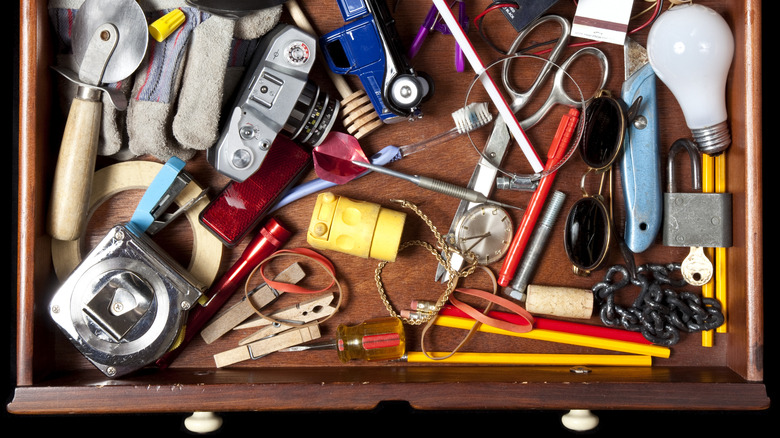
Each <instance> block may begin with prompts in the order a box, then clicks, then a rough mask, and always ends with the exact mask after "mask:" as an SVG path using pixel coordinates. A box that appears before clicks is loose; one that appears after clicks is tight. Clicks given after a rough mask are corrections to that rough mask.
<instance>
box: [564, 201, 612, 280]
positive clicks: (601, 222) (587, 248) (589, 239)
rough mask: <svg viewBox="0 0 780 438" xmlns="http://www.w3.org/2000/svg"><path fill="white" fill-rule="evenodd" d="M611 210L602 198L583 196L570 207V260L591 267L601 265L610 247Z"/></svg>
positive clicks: (566, 240) (567, 237)
mask: <svg viewBox="0 0 780 438" xmlns="http://www.w3.org/2000/svg"><path fill="white" fill-rule="evenodd" d="M609 220H610V219H609V213H608V212H607V209H606V208H605V207H604V204H602V203H601V202H600V201H599V200H598V199H595V198H591V197H586V198H582V199H580V200H579V201H577V202H576V203H574V205H573V206H572V208H571V210H569V216H568V217H567V218H566V228H565V230H564V247H565V248H566V254H567V255H568V256H569V260H570V261H571V262H572V263H573V264H574V265H575V266H577V267H578V268H580V269H584V270H586V271H590V270H592V269H595V268H597V267H598V265H599V264H600V263H601V261H602V260H603V259H604V255H605V254H606V252H607V249H608V247H609Z"/></svg>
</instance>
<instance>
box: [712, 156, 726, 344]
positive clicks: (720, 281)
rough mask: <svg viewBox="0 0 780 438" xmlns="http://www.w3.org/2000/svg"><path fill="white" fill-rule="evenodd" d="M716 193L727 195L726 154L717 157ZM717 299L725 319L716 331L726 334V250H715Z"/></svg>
mask: <svg viewBox="0 0 780 438" xmlns="http://www.w3.org/2000/svg"><path fill="white" fill-rule="evenodd" d="M715 192H717V193H726V153H725V152H724V153H722V154H720V155H718V156H717V157H715ZM715 298H717V299H718V301H720V305H721V311H722V312H723V316H724V317H725V319H724V320H723V324H722V325H721V326H719V327H718V328H717V329H715V331H716V332H718V333H726V332H727V327H726V323H727V322H728V315H727V313H726V248H715Z"/></svg>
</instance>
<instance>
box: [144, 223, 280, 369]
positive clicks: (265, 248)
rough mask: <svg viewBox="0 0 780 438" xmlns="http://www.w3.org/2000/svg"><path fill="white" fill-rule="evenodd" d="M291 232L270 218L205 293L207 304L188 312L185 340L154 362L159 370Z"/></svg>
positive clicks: (165, 365)
mask: <svg viewBox="0 0 780 438" xmlns="http://www.w3.org/2000/svg"><path fill="white" fill-rule="evenodd" d="M290 235H291V233H290V231H288V230H287V229H285V228H284V227H283V226H282V224H280V223H279V222H278V221H277V220H276V219H274V218H271V219H269V220H268V222H266V223H265V225H263V227H261V228H260V231H258V233H257V235H256V236H255V237H254V239H252V241H251V242H250V243H249V245H248V246H247V247H246V249H245V250H244V252H243V253H241V256H239V258H238V260H236V262H235V263H234V264H233V266H232V267H231V268H230V269H228V271H227V272H225V274H224V275H223V276H222V277H221V278H220V279H219V280H218V281H217V282H216V283H214V284H213V285H212V286H211V288H209V291H208V292H207V297H208V301H207V302H206V304H204V305H202V306H197V307H195V308H193V309H192V310H191V311H190V315H189V318H188V320H187V325H186V328H185V330H184V337H183V339H182V341H181V343H180V344H179V345H178V346H177V347H176V348H174V349H173V350H170V351H168V352H167V353H165V354H164V355H163V356H162V357H160V358H159V359H157V361H156V362H155V363H156V364H157V366H158V367H160V368H167V367H168V365H170V364H171V363H172V362H173V361H174V359H176V357H177V356H178V355H179V353H180V352H181V350H182V349H184V347H185V346H186V345H187V344H188V343H189V342H190V341H191V340H192V339H193V338H194V337H195V335H197V334H198V333H199V332H200V329H201V328H203V326H204V325H206V323H207V322H208V321H209V320H210V319H211V318H212V317H213V316H214V314H216V313H217V311H218V310H219V309H220V308H221V307H222V306H223V305H224V304H225V303H226V302H227V300H228V299H229V298H230V297H231V296H232V295H233V292H235V291H236V290H237V289H238V288H239V287H240V286H241V284H242V283H243V282H244V280H246V277H247V276H248V275H249V274H250V273H251V272H252V270H253V269H254V268H255V267H257V265H259V264H260V262H262V261H263V260H265V259H267V258H268V257H269V256H271V254H273V253H274V252H276V251H277V250H278V249H279V248H281V247H282V245H284V243H285V242H287V240H288V239H289V238H290Z"/></svg>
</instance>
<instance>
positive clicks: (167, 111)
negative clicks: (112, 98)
mask: <svg viewBox="0 0 780 438" xmlns="http://www.w3.org/2000/svg"><path fill="white" fill-rule="evenodd" d="M180 9H181V10H182V11H183V12H184V13H185V16H186V17H187V18H186V20H185V22H184V24H182V25H181V26H180V27H179V28H178V29H176V31H175V32H174V33H173V34H171V35H170V36H169V37H168V38H166V39H165V40H163V41H162V42H158V41H156V40H154V39H150V40H149V48H148V50H147V54H146V58H145V59H144V62H143V63H142V65H141V66H140V67H139V68H138V70H136V74H135V84H134V88H133V92H132V95H131V99H130V102H129V105H128V110H127V133H128V141H129V148H130V151H131V152H132V153H133V154H135V155H144V154H151V155H154V156H155V157H156V158H158V159H160V160H163V161H165V160H168V159H169V158H171V156H177V157H179V158H181V159H183V160H186V159H189V158H192V156H193V155H194V151H190V150H188V149H189V148H187V147H185V146H183V145H181V144H179V143H178V142H177V141H176V140H175V139H174V137H173V135H172V132H171V123H172V120H173V115H174V109H175V106H176V101H177V98H178V94H179V89H180V84H181V80H182V72H183V69H184V65H185V64H186V63H187V57H188V55H187V50H188V49H187V47H188V45H189V41H190V39H191V38H192V34H193V33H194V30H195V28H197V27H198V26H201V25H203V23H204V20H205V21H208V15H206V14H203V13H202V12H200V11H199V10H197V9H195V8H180ZM169 11H170V10H168V9H166V10H158V11H153V12H151V13H149V14H150V17H149V20H150V21H154V20H156V19H157V18H159V17H161V16H163V15H165V14H166V13H168V12H169Z"/></svg>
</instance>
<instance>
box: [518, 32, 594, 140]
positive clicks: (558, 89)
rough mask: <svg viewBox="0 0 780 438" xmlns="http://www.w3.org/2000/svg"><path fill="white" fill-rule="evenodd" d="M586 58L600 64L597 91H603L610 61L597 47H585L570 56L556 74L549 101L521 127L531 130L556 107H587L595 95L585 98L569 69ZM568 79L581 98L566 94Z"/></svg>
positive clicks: (524, 121) (548, 97) (525, 120)
mask: <svg viewBox="0 0 780 438" xmlns="http://www.w3.org/2000/svg"><path fill="white" fill-rule="evenodd" d="M584 56H593V57H595V58H596V60H597V61H598V62H599V68H600V70H601V82H600V83H599V85H598V87H597V88H596V90H601V89H603V88H604V86H605V85H606V83H607V73H608V72H609V61H608V60H607V56H606V55H605V54H604V52H602V51H601V50H599V49H597V48H595V47H583V48H581V49H579V50H577V51H576V52H574V53H573V54H572V55H571V56H569V57H568V58H567V59H566V60H565V61H564V62H563V63H562V64H561V65H560V66H559V68H558V70H557V71H556V72H555V76H554V78H553V85H552V90H550V94H549V96H547V100H546V101H545V102H544V103H543V104H542V106H541V107H540V108H539V109H538V110H537V111H536V112H535V113H534V114H532V115H531V116H529V117H527V118H526V119H524V120H523V121H521V122H520V126H521V127H522V128H523V129H530V128H531V127H532V126H534V125H536V124H537V123H539V121H540V120H542V119H543V118H544V116H546V115H547V113H548V112H549V111H550V109H552V107H554V106H555V105H565V106H568V107H572V108H582V107H583V106H586V105H587V103H588V102H590V100H591V99H593V97H594V96H595V93H593V94H591V95H590V96H589V97H587V98H585V95H584V94H583V93H582V89H579V84H577V83H576V82H575V81H574V79H573V78H571V75H570V74H569V68H570V67H571V65H572V64H573V63H574V61H576V60H577V59H579V58H582V57H584ZM566 79H569V80H571V81H572V82H574V83H575V85H577V88H578V89H579V91H580V96H578V98H577V99H575V98H572V97H571V96H570V95H569V93H567V92H566V86H565V80H566Z"/></svg>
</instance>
